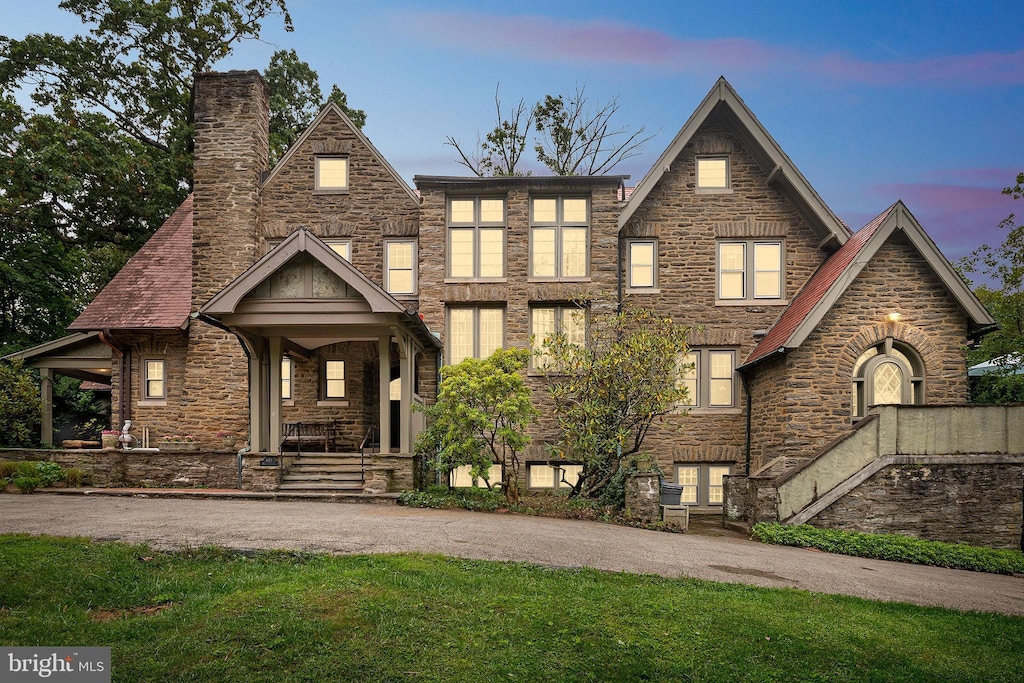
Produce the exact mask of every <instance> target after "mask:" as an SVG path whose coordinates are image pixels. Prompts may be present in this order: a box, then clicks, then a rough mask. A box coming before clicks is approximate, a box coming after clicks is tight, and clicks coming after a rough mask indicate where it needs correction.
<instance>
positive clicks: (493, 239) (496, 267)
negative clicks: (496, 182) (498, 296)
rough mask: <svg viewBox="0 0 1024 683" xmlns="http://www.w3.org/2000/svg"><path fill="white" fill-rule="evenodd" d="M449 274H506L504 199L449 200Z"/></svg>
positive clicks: (484, 276) (457, 276)
mask: <svg viewBox="0 0 1024 683" xmlns="http://www.w3.org/2000/svg"><path fill="white" fill-rule="evenodd" d="M448 277H449V278H452V279H464V280H470V279H490V278H503V277H505V200H504V199H501V198H496V199H495V198H492V199H488V198H472V199H452V200H451V201H449V202H448Z"/></svg>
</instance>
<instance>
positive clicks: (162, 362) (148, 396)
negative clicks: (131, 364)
mask: <svg viewBox="0 0 1024 683" xmlns="http://www.w3.org/2000/svg"><path fill="white" fill-rule="evenodd" d="M150 363H152V364H154V367H159V368H160V377H159V378H154V377H152V376H151V375H150V372H151V370H150ZM152 382H160V393H154V392H152V391H150V387H151V383H152ZM166 398H167V360H166V359H164V358H143V359H142V400H143V401H163V400H166Z"/></svg>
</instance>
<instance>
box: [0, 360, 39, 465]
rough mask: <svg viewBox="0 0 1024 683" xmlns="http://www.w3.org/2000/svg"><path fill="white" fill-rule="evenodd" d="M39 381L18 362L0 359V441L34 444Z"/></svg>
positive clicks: (35, 440) (37, 415) (37, 422)
mask: <svg viewBox="0 0 1024 683" xmlns="http://www.w3.org/2000/svg"><path fill="white" fill-rule="evenodd" d="M39 407H40V406H39V384H38V382H37V381H36V377H35V374H34V373H33V372H31V371H30V370H26V369H24V368H22V365H21V362H20V361H19V362H17V363H13V364H12V363H7V362H3V363H0V444H2V445H4V446H34V445H35V444H36V443H38V438H39V419H40V412H39Z"/></svg>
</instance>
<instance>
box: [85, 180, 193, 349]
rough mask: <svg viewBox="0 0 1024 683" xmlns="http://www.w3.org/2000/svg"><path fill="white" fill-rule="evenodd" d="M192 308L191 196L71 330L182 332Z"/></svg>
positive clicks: (102, 291)
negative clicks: (177, 330)
mask: <svg viewBox="0 0 1024 683" xmlns="http://www.w3.org/2000/svg"><path fill="white" fill-rule="evenodd" d="M191 308H192V195H189V196H188V198H186V199H185V201H184V202H182V203H181V206H179V207H178V209H177V210H176V211H175V212H174V213H173V214H171V217H170V218H168V219H167V220H166V221H164V224H163V225H162V226H160V229H158V230H157V231H156V232H155V233H153V236H152V237H150V238H149V241H147V242H146V243H145V244H144V245H142V248H141V249H139V250H138V251H137V252H136V253H135V255H134V256H132V257H131V259H129V260H128V263H126V264H125V266H124V268H122V269H121V270H120V271H118V273H117V275H115V276H114V279H112V280H111V281H110V282H109V283H108V284H107V286H106V287H104V288H103V289H102V290H101V291H100V293H99V294H97V295H96V298H95V299H93V300H92V303H90V304H89V305H88V306H86V307H85V310H84V311H82V314H81V315H79V316H78V318H76V319H75V321H74V322H73V323H71V324H70V325H68V329H69V330H110V329H124V330H128V329H130V330H152V329H157V330H160V329H179V328H180V329H184V327H185V325H186V324H187V322H188V315H189V312H190V310H191Z"/></svg>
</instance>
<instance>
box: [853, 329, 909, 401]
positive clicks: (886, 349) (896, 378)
mask: <svg viewBox="0 0 1024 683" xmlns="http://www.w3.org/2000/svg"><path fill="white" fill-rule="evenodd" d="M894 403H896V404H922V403H924V363H922V362H921V357H920V356H918V355H917V352H916V351H914V349H912V348H911V347H909V346H907V345H906V344H902V343H900V342H897V341H893V339H892V337H888V338H886V339H885V340H884V341H881V342H878V343H877V344H875V345H874V346H871V347H869V348H868V349H867V350H866V351H864V353H862V354H861V355H860V358H858V359H857V363H856V364H855V365H854V366H853V419H854V420H857V419H860V418H862V417H864V416H865V415H866V414H867V409H868V406H877V405H884V404H894Z"/></svg>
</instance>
